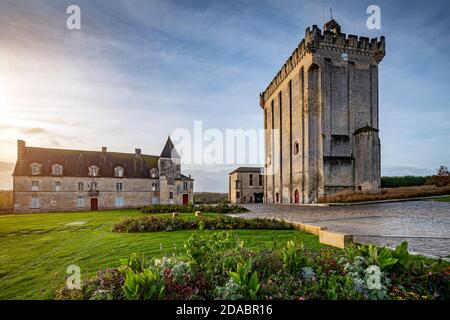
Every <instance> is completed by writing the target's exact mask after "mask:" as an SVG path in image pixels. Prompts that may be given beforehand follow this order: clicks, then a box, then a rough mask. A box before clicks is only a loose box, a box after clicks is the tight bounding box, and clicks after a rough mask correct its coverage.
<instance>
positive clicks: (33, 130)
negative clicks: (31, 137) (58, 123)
mask: <svg viewBox="0 0 450 320" xmlns="http://www.w3.org/2000/svg"><path fill="white" fill-rule="evenodd" d="M20 132H21V133H23V134H46V133H48V131H47V130H46V129H44V128H40V127H36V128H23V129H21V130H20Z"/></svg>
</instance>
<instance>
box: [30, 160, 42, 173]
mask: <svg viewBox="0 0 450 320" xmlns="http://www.w3.org/2000/svg"><path fill="white" fill-rule="evenodd" d="M41 167H42V166H41V164H40V163H36V162H35V163H32V164H31V174H32V175H38V174H41Z"/></svg>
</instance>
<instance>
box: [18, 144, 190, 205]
mask: <svg viewBox="0 0 450 320" xmlns="http://www.w3.org/2000/svg"><path fill="white" fill-rule="evenodd" d="M167 149H168V150H169V151H171V152H167ZM172 156H173V158H171V157H172ZM17 157H18V160H17V163H16V168H15V170H14V173H13V191H14V212H15V213H38V212H66V211H89V210H109V209H118V208H136V207H141V206H148V205H152V204H187V203H193V181H194V180H193V179H191V178H190V176H189V177H186V176H184V175H182V174H181V166H180V159H179V157H177V154H176V151H175V152H174V147H173V144H172V142H171V141H170V138H169V139H168V141H167V143H166V147H165V150H163V153H162V154H161V156H159V157H158V156H148V155H143V154H141V152H140V149H136V152H135V153H134V154H123V153H114V152H107V150H106V148H103V149H102V151H101V152H92V151H76V150H58V149H45V148H33V147H26V146H25V142H24V141H18V151H17ZM56 167H59V169H58V170H59V171H58V170H55V168H56ZM92 167H96V168H98V172H96V174H95V175H92V174H91V173H92V172H91V168H92Z"/></svg>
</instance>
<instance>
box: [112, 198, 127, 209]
mask: <svg viewBox="0 0 450 320" xmlns="http://www.w3.org/2000/svg"><path fill="white" fill-rule="evenodd" d="M124 205H125V201H124V199H123V198H116V200H115V201H114V206H115V207H116V208H122V207H123V206H124Z"/></svg>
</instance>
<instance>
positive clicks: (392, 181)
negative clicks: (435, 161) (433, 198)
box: [381, 176, 429, 188]
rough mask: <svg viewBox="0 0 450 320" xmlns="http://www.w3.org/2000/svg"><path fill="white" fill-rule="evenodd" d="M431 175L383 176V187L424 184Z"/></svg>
mask: <svg viewBox="0 0 450 320" xmlns="http://www.w3.org/2000/svg"><path fill="white" fill-rule="evenodd" d="M428 178H429V177H422V176H394V177H381V187H382V188H399V187H414V186H423V185H424V184H425V182H426V181H427V179H428Z"/></svg>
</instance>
